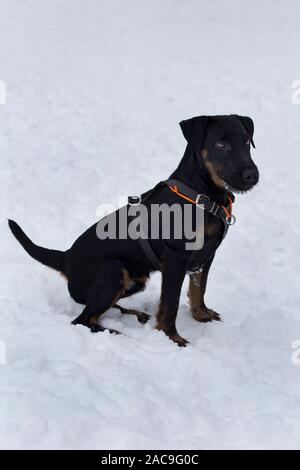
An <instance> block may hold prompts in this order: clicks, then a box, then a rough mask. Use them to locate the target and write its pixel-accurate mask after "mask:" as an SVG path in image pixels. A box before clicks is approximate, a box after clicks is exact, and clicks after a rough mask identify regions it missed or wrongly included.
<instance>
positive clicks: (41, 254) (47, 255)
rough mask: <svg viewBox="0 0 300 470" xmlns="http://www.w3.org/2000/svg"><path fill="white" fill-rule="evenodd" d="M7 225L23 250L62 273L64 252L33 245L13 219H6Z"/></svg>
mask: <svg viewBox="0 0 300 470" xmlns="http://www.w3.org/2000/svg"><path fill="white" fill-rule="evenodd" d="M8 225H9V228H10V229H11V231H12V233H13V234H14V236H15V237H16V239H17V240H18V242H20V243H21V245H22V247H23V248H24V250H25V251H27V253H28V254H29V255H30V256H31V257H32V258H34V259H36V260H37V261H39V262H40V263H42V264H45V265H46V266H49V267H50V268H53V269H56V270H57V271H61V272H62V273H63V272H64V267H65V252H63V251H58V250H48V248H42V247H41V246H37V245H35V244H34V243H33V242H32V241H31V240H30V239H29V238H28V237H27V235H26V234H25V233H24V232H23V230H22V229H21V227H20V226H19V225H18V224H17V223H16V222H15V221H14V220H8Z"/></svg>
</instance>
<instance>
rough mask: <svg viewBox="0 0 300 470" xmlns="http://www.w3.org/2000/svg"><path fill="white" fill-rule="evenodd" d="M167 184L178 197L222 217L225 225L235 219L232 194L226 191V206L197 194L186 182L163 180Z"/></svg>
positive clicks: (231, 223)
mask: <svg viewBox="0 0 300 470" xmlns="http://www.w3.org/2000/svg"><path fill="white" fill-rule="evenodd" d="M164 183H165V184H167V185H168V186H169V188H170V189H171V191H173V192H174V193H175V194H177V195H178V196H179V197H181V198H183V199H185V200H186V201H188V202H191V203H192V204H195V205H196V206H199V207H201V208H203V209H204V210H206V211H207V212H209V213H210V214H212V215H214V216H215V217H217V218H219V219H222V221H223V222H224V224H225V225H226V226H228V225H233V224H234V223H235V221H236V218H235V216H234V215H233V214H232V204H233V203H234V195H233V194H232V193H231V192H229V191H228V193H227V198H228V204H227V206H222V205H219V204H217V203H216V202H215V201H212V200H211V199H210V198H209V197H208V196H206V194H198V193H197V191H195V190H194V189H192V188H190V187H189V186H187V185H186V184H184V183H182V182H181V181H179V180H175V179H169V180H166V181H164Z"/></svg>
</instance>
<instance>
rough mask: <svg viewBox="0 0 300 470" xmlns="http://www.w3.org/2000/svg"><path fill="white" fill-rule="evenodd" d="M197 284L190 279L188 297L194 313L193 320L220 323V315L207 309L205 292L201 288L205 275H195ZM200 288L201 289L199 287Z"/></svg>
mask: <svg viewBox="0 0 300 470" xmlns="http://www.w3.org/2000/svg"><path fill="white" fill-rule="evenodd" d="M195 276H196V277H195V278H194V279H195V281H196V283H197V284H198V285H196V284H195V282H194V281H193V280H192V279H190V284H189V290H188V297H189V301H190V309H191V311H192V315H193V318H194V319H195V320H196V321H199V322H204V323H205V322H210V321H212V320H217V321H220V320H221V317H220V315H219V314H218V313H217V312H215V311H214V310H212V309H210V308H207V307H206V305H205V303H204V292H203V288H202V287H201V284H202V278H203V273H202V272H201V273H197V274H195ZM199 286H200V287H199Z"/></svg>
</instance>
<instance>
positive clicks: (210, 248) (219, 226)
mask: <svg viewBox="0 0 300 470" xmlns="http://www.w3.org/2000/svg"><path fill="white" fill-rule="evenodd" d="M201 230H202V233H199V237H200V236H201V235H202V237H203V236H204V238H203V246H202V248H201V249H199V250H197V251H193V252H192V253H191V255H190V258H189V261H188V270H191V271H194V270H197V269H199V268H201V267H202V266H203V265H204V264H205V262H206V261H207V260H208V259H209V258H211V257H212V256H213V255H214V253H215V251H216V249H217V248H218V247H219V245H220V244H221V242H222V240H223V236H224V224H223V222H222V221H220V220H217V219H215V218H214V219H212V220H208V221H207V222H206V223H205V225H204V234H203V228H202V229H201Z"/></svg>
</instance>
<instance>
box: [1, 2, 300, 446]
mask: <svg viewBox="0 0 300 470" xmlns="http://www.w3.org/2000/svg"><path fill="white" fill-rule="evenodd" d="M299 21H300V5H299V2H298V1H296V0H295V1H293V0H287V1H285V2H282V1H280V0H277V1H274V0H272V1H271V0H270V1H269V0H255V1H251V2H249V1H248V0H245V1H244V0H227V1H226V2H224V1H222V0H209V1H208V0H207V1H200V0H199V1H197V0H187V1H184V2H183V1H180V0H178V1H177V0H164V1H163V2H162V1H159V0H145V1H143V2H141V1H137V0H130V1H129V0H122V1H119V0H99V1H96V0H72V1H71V0H51V2H49V1H47V0H27V1H23V0H1V1H0V79H1V80H5V82H6V87H7V103H6V105H0V123H1V126H0V154H1V170H0V191H1V207H0V211H1V221H0V224H1V229H0V230H1V235H0V236H1V243H0V245H1V248H0V249H1V271H0V273H1V285H0V289H1V290H0V340H1V341H4V342H5V344H6V356H7V358H6V362H7V363H6V365H0V394H1V395H0V447H1V448H23V449H24V448H25V449H31V448H61V449H63V448H72V449H76V448H96V449H106V448H108V449H114V448H123V449H129V448H147V449H150V448H175V449H181V448H189V449H196V448H198V449H199V448H200V449H211V448H222V449H231V448H238V449H246V448H259V449H260V448H299V447H300V394H299V392H300V365H299V366H297V365H294V364H293V362H292V360H291V357H292V353H293V350H292V348H291V344H292V342H293V341H294V340H297V339H300V312H299V300H300V295H299V281H298V279H299V267H300V266H299V238H300V222H299V214H300V206H299V199H300V194H299V168H300V164H299V158H300V156H299V152H300V150H299V146H300V134H299V124H300V105H299V106H297V105H295V104H294V105H293V104H292V102H291V94H292V88H291V85H292V82H293V81H294V80H296V79H299V78H300V70H299V67H300V61H299V39H300V38H299ZM218 113H239V114H246V115H250V116H251V117H252V118H253V119H254V121H255V126H256V131H255V142H256V146H257V149H256V150H255V151H253V157H254V159H255V161H256V162H257V164H258V166H259V169H260V172H261V180H260V184H259V186H258V187H257V189H256V190H255V191H253V192H252V193H251V194H249V195H247V196H240V197H237V201H236V204H235V214H236V216H237V224H236V226H235V227H233V228H232V229H231V230H230V233H229V235H228V237H227V239H226V240H225V242H224V244H223V245H222V247H221V248H220V250H219V252H218V254H217V257H216V260H215V263H214V265H213V268H212V272H211V276H210V280H209V283H208V292H207V303H208V305H209V306H211V307H213V308H215V309H216V310H217V311H219V312H220V313H222V315H223V319H224V322H223V323H220V324H218V323H214V324H209V325H207V324H198V323H196V322H194V321H193V320H192V318H191V315H190V313H189V310H188V304H187V295H186V286H185V288H184V289H183V293H182V297H181V302H180V309H179V315H178V329H179V331H180V333H182V334H183V335H184V336H185V337H186V338H188V339H189V340H190V341H191V345H190V346H189V347H187V348H186V349H180V348H178V347H177V346H176V345H175V344H173V343H171V342H170V341H169V340H168V339H167V338H166V337H165V336H164V334H163V333H159V332H157V331H155V330H154V328H153V324H154V322H153V321H152V322H151V323H150V324H148V325H146V326H141V325H140V324H138V323H137V321H136V320H135V319H134V318H126V317H122V318H121V316H120V315H119V314H118V313H116V312H113V311H111V312H109V314H108V315H107V318H106V320H105V321H106V324H107V325H109V326H112V327H115V328H118V329H120V330H121V331H122V332H124V335H122V336H113V335H109V334H105V333H104V334H98V335H92V334H90V333H89V331H88V330H87V329H85V328H83V327H73V326H71V325H70V321H71V320H72V318H74V317H75V315H77V314H78V313H79V312H80V309H81V307H80V306H79V305H76V304H75V303H73V302H72V301H71V299H70V298H69V295H68V293H67V290H66V287H65V284H64V281H63V279H62V278H61V277H60V276H58V275H57V273H55V272H54V271H52V270H49V269H46V268H45V267H43V266H42V265H39V264H38V263H36V262H35V261H33V260H32V259H30V258H29V257H28V255H26V253H25V252H24V251H23V249H22V248H21V247H20V246H19V245H18V244H17V242H16V241H15V239H14V238H13V237H12V235H11V234H10V233H9V231H8V228H7V222H6V218H7V217H11V218H14V219H15V220H17V221H18V222H19V223H20V224H21V225H22V226H23V227H24V229H25V231H26V232H27V233H28V235H29V236H30V237H32V239H33V240H34V241H35V242H37V243H39V244H43V245H44V246H47V247H51V248H58V249H65V248H68V247H69V246H70V245H71V243H72V242H73V241H74V240H75V238H76V237H77V236H78V235H79V234H80V233H81V232H82V231H83V230H85V228H87V227H88V226H89V225H90V224H92V223H93V222H94V221H96V220H97V218H96V209H97V206H98V205H99V204H100V203H102V202H106V203H111V202H113V203H116V202H117V196H118V195H119V194H123V195H126V194H135V193H139V192H141V191H143V190H145V189H146V188H150V187H151V186H152V185H153V184H154V183H155V182H157V181H158V180H160V179H162V178H165V177H167V176H168V175H169V174H170V172H171V170H173V169H174V167H175V166H176V165H177V163H178V161H179V159H180V158H181V156H182V153H183V151H184V147H185V143H184V139H183V137H182V135H181V133H180V129H179V127H178V124H177V123H178V121H180V120H181V119H184V118H188V117H192V116H194V115H199V114H218ZM159 289H160V276H159V275H155V276H153V278H152V280H151V282H150V284H149V286H148V289H147V290H146V292H145V293H143V294H140V295H138V296H136V297H135V298H132V299H131V300H130V301H129V302H127V304H129V305H131V306H133V307H140V308H141V309H144V310H147V311H148V312H149V313H151V314H152V315H153V316H154V314H155V311H156V308H157V301H158V298H159Z"/></svg>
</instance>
